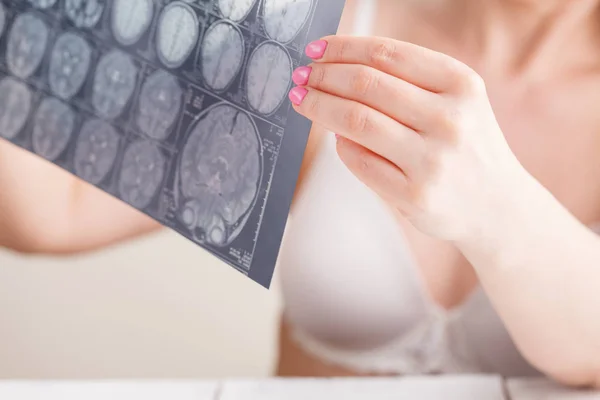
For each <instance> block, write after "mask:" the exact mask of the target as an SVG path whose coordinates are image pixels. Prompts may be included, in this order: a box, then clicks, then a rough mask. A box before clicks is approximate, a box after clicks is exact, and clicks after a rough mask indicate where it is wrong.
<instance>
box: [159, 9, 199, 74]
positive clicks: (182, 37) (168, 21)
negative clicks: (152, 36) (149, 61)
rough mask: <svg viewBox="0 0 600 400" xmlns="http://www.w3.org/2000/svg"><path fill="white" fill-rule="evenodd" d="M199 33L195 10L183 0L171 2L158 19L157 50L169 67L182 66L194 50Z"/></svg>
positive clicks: (161, 59)
mask: <svg viewBox="0 0 600 400" xmlns="http://www.w3.org/2000/svg"><path fill="white" fill-rule="evenodd" d="M199 35H200V26H199V22H198V17H197V16H196V13H195V12H194V10H193V9H192V8H191V7H190V6H189V5H187V4H185V3H183V2H181V1H174V2H172V3H170V4H169V5H168V6H167V7H165V8H164V10H163V11H162V13H161V15H160V18H159V21H158V30H157V33H156V51H157V53H158V57H159V59H160V61H161V62H162V63H163V64H164V65H165V66H166V67H168V68H177V67H179V66H181V65H182V64H183V63H184V62H185V61H186V60H187V58H188V57H189V56H190V54H191V53H192V51H193V50H194V47H195V46H196V42H197V41H198V37H199Z"/></svg>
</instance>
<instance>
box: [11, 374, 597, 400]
mask: <svg viewBox="0 0 600 400" xmlns="http://www.w3.org/2000/svg"><path fill="white" fill-rule="evenodd" d="M0 399H2V400H42V399H43V400H80V399H86V400H101V399H102V400H106V399H110V400H135V399H143V400H275V399H277V400H279V399H281V400H332V399H336V400H337V399H343V400H363V399H364V400H371V399H374V400H397V399H410V400H412V399H419V400H434V399H443V400H455V399H456V400H590V399H599V400H600V391H599V392H583V391H573V390H568V389H566V388H563V387H560V386H559V385H556V384H554V383H551V382H548V381H545V380H539V379H536V380H508V381H505V380H503V379H502V378H500V377H496V376H444V377H407V378H396V379H387V378H386V379H362V380H356V379H333V380H325V379H298V380H296V379H293V380H284V379H270V380H258V381H256V380H247V381H235V380H233V381H222V382H196V381H157V382H151V381H148V382H145V381H99V382H33V381H17V382H9V381H4V382H2V381H0Z"/></svg>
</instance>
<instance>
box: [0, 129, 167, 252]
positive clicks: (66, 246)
mask: <svg viewBox="0 0 600 400" xmlns="http://www.w3.org/2000/svg"><path fill="white" fill-rule="evenodd" d="M0 187H2V188H10V190H3V191H2V192H1V193H0V247H5V248H9V249H12V250H14V251H18V252H23V253H45V254H57V255H60V254H73V253H81V252H89V251H94V250H97V249H100V248H103V247H106V246H110V245H112V244H115V243H119V242H122V241H125V240H128V239H130V238H133V237H136V236H140V235H143V234H147V233H150V232H153V231H155V230H157V229H158V227H159V225H158V224H157V223H155V222H153V221H152V220H151V219H150V218H148V217H146V216H145V215H143V214H142V213H140V212H138V211H136V210H134V209H132V208H131V207H129V206H127V205H125V204H123V203H121V202H120V201H118V200H116V199H114V198H112V197H110V196H109V195H107V194H105V193H103V192H102V191H100V190H99V189H96V188H95V187H93V186H91V185H89V184H87V183H85V182H83V181H81V180H79V179H77V178H75V177H73V176H72V175H69V174H68V173H67V172H65V171H63V170H61V169H59V168H58V167H56V166H54V165H52V164H50V163H48V162H46V161H43V160H42V159H41V158H39V157H37V156H35V155H32V154H30V153H28V152H26V151H24V150H21V149H19V148H17V147H16V146H14V145H12V144H9V143H8V142H5V141H3V140H0ZM90 210H94V212H93V213H90Z"/></svg>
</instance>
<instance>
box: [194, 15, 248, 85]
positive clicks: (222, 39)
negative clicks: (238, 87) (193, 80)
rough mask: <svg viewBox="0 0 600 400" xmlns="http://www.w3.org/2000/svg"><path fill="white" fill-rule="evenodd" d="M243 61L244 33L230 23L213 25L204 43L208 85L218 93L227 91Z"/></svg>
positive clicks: (205, 70) (203, 57)
mask: <svg viewBox="0 0 600 400" xmlns="http://www.w3.org/2000/svg"><path fill="white" fill-rule="evenodd" d="M243 61H244V38H243V36H242V33H241V32H240V31H239V30H238V29H237V28H236V27H234V26H233V25H231V24H230V23H228V22H217V23H216V24H214V25H212V26H211V27H210V28H209V29H208V31H207V32H206V35H205V36H204V41H203V42H202V58H201V64H202V76H203V77H204V81H205V82H206V84H207V85H208V86H209V87H210V88H211V89H213V90H216V91H221V90H225V89H227V87H228V86H229V85H230V84H231V82H233V80H234V79H235V77H236V75H237V74H238V72H239V71H240V68H241V67H242V63H243Z"/></svg>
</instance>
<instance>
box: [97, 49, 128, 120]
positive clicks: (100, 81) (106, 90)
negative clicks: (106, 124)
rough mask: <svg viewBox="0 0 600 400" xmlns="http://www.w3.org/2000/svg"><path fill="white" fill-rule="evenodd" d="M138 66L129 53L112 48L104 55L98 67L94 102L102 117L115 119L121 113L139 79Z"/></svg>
mask: <svg viewBox="0 0 600 400" xmlns="http://www.w3.org/2000/svg"><path fill="white" fill-rule="evenodd" d="M137 72H138V71H137V68H136V66H135V65H134V63H133V61H132V60H131V57H129V56H128V55H127V54H125V53H123V52H121V51H118V50H112V51H111V52H110V53H107V54H105V55H104V56H102V58H101V59H100V61H99V62H98V66H97V67H96V75H95V76H94V87H93V93H92V103H93V105H94V109H95V110H96V112H97V113H98V115H100V116H101V117H104V118H108V119H113V118H116V117H118V116H119V115H121V113H122V112H123V110H124V109H125V107H126V106H127V104H128V103H129V100H130V99H131V96H132V95H133V92H134V90H135V85H136V81H137Z"/></svg>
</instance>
